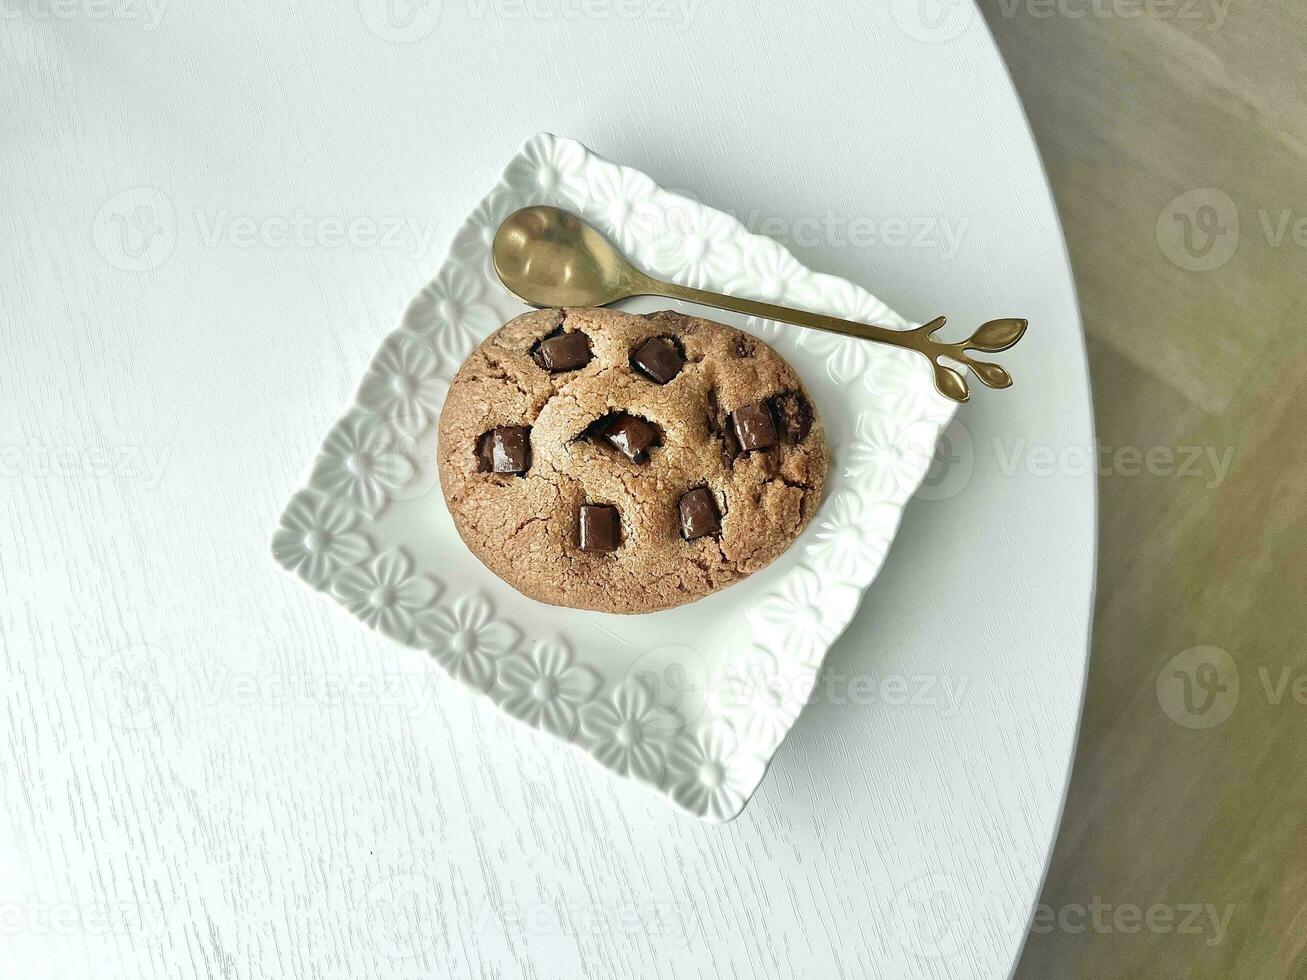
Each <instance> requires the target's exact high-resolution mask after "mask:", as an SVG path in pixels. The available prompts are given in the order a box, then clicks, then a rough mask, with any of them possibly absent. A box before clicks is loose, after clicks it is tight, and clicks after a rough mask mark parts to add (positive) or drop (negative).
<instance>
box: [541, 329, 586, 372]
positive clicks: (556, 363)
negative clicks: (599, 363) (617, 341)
mask: <svg viewBox="0 0 1307 980" xmlns="http://www.w3.org/2000/svg"><path fill="white" fill-rule="evenodd" d="M535 358H536V363H537V364H539V365H540V366H541V367H542V368H544V369H545V370H546V371H553V372H555V373H557V372H561V371H575V370H577V369H578V368H583V367H585V366H586V365H587V364H589V363H590V338H589V337H587V336H586V335H585V334H583V333H582V332H581V331H579V330H573V331H572V332H571V333H562V334H558V335H557V336H554V337H546V338H545V339H544V340H542V341H540V346H539V347H538V348H536V354H535Z"/></svg>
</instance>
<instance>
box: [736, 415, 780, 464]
mask: <svg viewBox="0 0 1307 980" xmlns="http://www.w3.org/2000/svg"><path fill="white" fill-rule="evenodd" d="M731 425H732V426H733V427H734V429H735V438H736V439H738V440H739V441H740V448H741V449H743V450H744V451H745V452H746V453H748V452H753V451H754V450H755V449H770V448H771V447H772V446H774V445H776V423H775V422H774V421H773V420H772V417H771V407H770V406H769V405H768V404H767V403H766V402H754V403H753V404H752V405H743V406H741V407H740V408H737V409H736V410H735V411H734V412H732V413H731Z"/></svg>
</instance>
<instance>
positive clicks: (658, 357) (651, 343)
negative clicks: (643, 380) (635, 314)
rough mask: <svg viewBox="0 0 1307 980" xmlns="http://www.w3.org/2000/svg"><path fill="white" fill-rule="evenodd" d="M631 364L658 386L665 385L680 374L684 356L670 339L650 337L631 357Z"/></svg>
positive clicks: (683, 364)
mask: <svg viewBox="0 0 1307 980" xmlns="http://www.w3.org/2000/svg"><path fill="white" fill-rule="evenodd" d="M631 363H632V364H633V365H634V366H635V367H637V368H638V369H639V370H640V371H641V372H643V373H644V374H646V375H647V376H648V377H650V378H651V379H653V380H654V381H657V382H658V383H659V384H660V385H665V384H667V383H668V382H669V381H671V380H672V379H673V378H675V377H676V376H677V375H678V374H680V373H681V368H682V367H684V366H685V356H684V355H683V354H682V353H681V349H680V348H679V347H678V346H677V345H676V341H674V340H672V339H671V338H670V337H650V338H649V339H648V340H646V341H645V342H644V343H643V344H641V345H640V348H639V349H638V350H637V351H636V352H635V353H634V354H632V355H631Z"/></svg>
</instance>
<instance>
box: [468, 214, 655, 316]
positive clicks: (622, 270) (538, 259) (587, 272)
mask: <svg viewBox="0 0 1307 980" xmlns="http://www.w3.org/2000/svg"><path fill="white" fill-rule="evenodd" d="M491 257H492V261H493V262H494V266H495V274H496V275H498V276H499V279H500V281H501V282H502V283H503V284H504V285H505V286H507V287H508V289H509V291H510V292H512V293H513V294H514V295H515V296H517V297H518V298H519V299H521V300H522V301H523V302H525V303H527V304H529V305H531V306H540V307H545V306H607V305H608V304H609V303H615V302H617V301H618V300H619V299H625V298H627V297H628V296H635V295H638V294H639V293H641V292H643V291H644V289H645V287H647V285H648V282H647V281H646V277H645V276H644V274H643V273H641V272H640V271H639V270H638V269H636V268H635V267H634V266H633V265H631V263H629V262H628V261H627V260H626V258H625V257H624V256H623V255H622V254H621V253H620V252H619V251H617V249H616V248H614V247H613V246H612V244H611V243H610V242H609V241H608V239H606V238H605V237H604V236H603V235H602V234H601V233H600V232H599V231H598V230H597V229H596V228H594V227H592V226H591V225H589V224H587V223H586V222H584V221H582V220H581V219H580V218H578V217H577V216H576V215H574V214H572V213H571V212H569V211H564V210H562V209H561V208H551V207H546V206H544V205H536V206H534V207H529V208H522V209H521V210H520V211H515V212H514V213H513V214H511V215H509V216H508V218H507V219H506V220H505V221H504V223H503V224H502V225H500V226H499V231H497V232H496V233H495V242H494V246H493V247H492V249H491Z"/></svg>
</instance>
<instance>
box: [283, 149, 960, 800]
mask: <svg viewBox="0 0 1307 980" xmlns="http://www.w3.org/2000/svg"><path fill="white" fill-rule="evenodd" d="M528 204H554V205H557V206H559V207H564V208H568V209H571V210H574V211H576V212H578V213H580V214H583V215H585V216H586V217H587V218H588V219H589V220H590V221H591V222H593V223H594V224H595V225H596V226H598V227H599V228H600V229H601V230H603V231H604V232H605V234H607V235H609V236H610V237H611V238H612V239H613V240H614V241H615V242H617V243H618V244H619V245H620V246H621V247H622V248H623V250H625V251H626V252H627V254H628V255H631V256H632V257H633V258H634V259H635V260H636V261H637V262H639V263H640V264H641V265H643V266H644V267H645V268H646V269H647V270H649V271H650V272H652V273H653V274H655V275H657V276H660V277H663V278H667V279H672V280H675V281H678V282H683V283H686V284H688V285H694V286H700V287H704V288H709V289H717V290H721V291H725V292H732V293H738V294H740V295H747V296H751V297H753V298H757V299H762V300H767V301H770V302H777V303H789V304H792V305H798V306H803V307H807V308H809V309H814V310H818V311H820V312H824V313H829V314H832V315H836V316H841V317H848V318H852V319H859V320H866V321H875V322H878V323H883V324H886V325H889V326H898V327H906V326H908V324H907V323H906V321H904V320H903V319H902V318H901V317H899V316H897V315H896V314H895V313H894V312H893V311H891V310H889V309H888V308H887V307H886V306H885V305H884V304H883V303H881V302H880V301H879V300H877V299H876V298H875V297H874V296H872V295H871V294H870V293H868V292H866V291H865V290H863V289H861V288H859V287H857V286H855V285H853V284H852V283H849V282H847V281H846V280H843V279H839V278H836V277H834V276H828V275H824V274H821V273H815V272H812V271H810V270H808V269H806V268H805V267H804V266H802V265H801V264H800V263H799V262H798V261H797V260H796V259H795V258H794V257H793V256H792V255H790V253H789V252H788V251H786V250H785V249H784V248H783V247H782V246H781V245H780V244H778V243H777V242H774V241H772V240H771V239H768V238H763V237H761V236H758V235H753V234H751V233H750V232H748V230H747V229H745V228H744V226H743V225H741V224H740V223H739V222H738V221H737V220H736V219H735V218H733V217H731V216H730V215H727V214H725V213H723V212H721V211H717V210H714V209H712V208H709V207H707V206H705V205H703V204H700V203H698V202H696V201H694V200H692V199H690V198H688V197H686V196H683V195H679V194H674V193H671V192H669V191H666V190H663V189H661V188H659V187H658V186H657V185H656V184H655V183H654V182H653V180H652V179H650V178H649V177H648V176H646V175H645V174H643V173H641V172H640V171H637V170H633V169H631V168H629V167H622V166H619V165H617V164H613V163H610V162H608V161H606V160H604V159H602V158H601V157H599V156H598V155H596V154H594V153H592V152H591V151H590V150H588V149H586V148H585V147H584V146H582V145H581V144H580V143H577V142H575V141H572V140H568V139H563V138H560V137H556V136H552V135H549V134H543V133H542V134H539V135H537V136H534V137H532V138H531V139H530V140H528V141H527V142H526V144H525V145H524V146H523V147H522V149H521V150H520V151H519V152H518V153H517V154H516V155H515V156H514V157H513V158H512V160H510V162H509V164H508V166H507V168H506V169H505V171H504V174H503V177H502V179H501V180H500V181H499V183H498V184H497V185H496V186H495V187H494V189H492V190H491V192H490V193H489V194H488V195H487V196H486V197H485V198H484V199H483V200H482V202H481V203H480V204H479V205H478V206H477V208H476V209H475V210H474V211H473V212H472V214H471V216H470V217H469V218H468V219H467V220H466V221H465V222H464V223H463V225H462V226H461V227H460V229H459V230H458V232H457V233H456V234H455V236H454V239H453V243H452V246H451V248H450V252H449V254H448V255H447V256H446V258H445V260H444V261H443V262H442V263H441V266H440V268H439V271H438V272H437V274H436V277H435V278H434V279H433V280H432V281H431V282H430V283H429V284H428V285H427V286H426V287H425V288H424V289H423V290H422V292H421V293H420V294H419V295H418V296H417V297H416V298H415V299H414V301H413V302H412V304H411V305H410V307H409V309H408V311H407V312H406V314H405V316H404V319H403V322H402V324H401V325H400V327H399V328H398V329H396V330H395V331H394V332H392V333H391V334H390V335H389V336H387V337H386V338H385V339H384V340H383V342H382V344H381V347H380V349H379V350H378V352H377V354H376V355H375V356H374V358H373V360H372V362H371V364H370V365H369V367H368V369H367V371H366V372H365V374H364V376H363V379H362V381H361V383H360V385H359V388H358V391H357V394H356V397H355V400H354V402H353V403H352V405H351V406H350V407H349V408H348V410H347V411H346V412H345V414H344V415H343V416H342V417H341V418H340V419H339V420H338V421H337V422H336V424H335V425H334V426H333V427H332V428H331V430H330V431H329V432H328V434H327V436H326V438H325V439H324V441H323V443H322V446H321V448H320V450H319V452H318V454H317V456H316V457H315V459H314V460H313V461H312V463H311V465H310V467H309V470H308V475H307V478H306V481H305V485H304V486H303V487H302V488H301V489H299V490H297V491H296V492H295V493H294V494H293V495H292V497H291V499H290V501H289V502H288V503H287V505H286V507H285V509H284V511H283V513H282V515H281V520H280V523H279V526H278V528H277V529H276V531H275V532H274V534H273V540H272V551H273V555H274V557H275V558H276V560H277V561H278V562H279V563H280V564H281V565H282V566H283V567H285V568H286V569H287V570H289V571H291V572H292V573H294V574H295V575H296V576H297V577H298V578H299V579H300V580H302V581H303V582H304V583H305V584H307V585H309V586H310V587H311V588H314V589H316V590H318V591H320V592H323V593H325V594H327V595H329V596H331V597H332V598H333V599H335V600H336V601H337V602H338V603H340V604H341V605H342V606H343V607H344V608H346V609H347V610H348V611H349V612H350V613H351V614H353V615H354V616H355V617H357V618H358V619H359V620H361V621H362V622H364V623H365V624H366V625H368V626H370V627H372V628H373V629H376V630H377V631H379V632H380V633H382V634H384V635H385V636H387V637H389V638H391V639H393V640H396V641H397V642H399V643H402V644H405V645H407V646H411V647H414V648H417V649H420V650H425V651H427V652H429V653H430V654H431V656H432V657H433V659H434V660H435V661H436V662H437V663H438V664H439V665H440V666H441V667H442V668H443V669H444V670H445V672H446V673H448V674H449V676H451V677H453V678H455V679H456V680H458V681H460V682H461V683H463V684H464V685H466V686H467V687H470V688H472V689H473V690H475V691H477V692H480V693H482V694H485V695H487V696H489V697H490V698H491V699H492V700H493V701H494V702H495V703H496V704H497V705H498V706H499V707H500V708H501V709H503V710H504V711H505V712H506V713H507V714H509V715H511V716H512V717H514V718H516V719H518V720H519V721H522V722H524V723H526V724H527V725H530V726H532V727H534V728H536V729H538V730H539V731H541V732H544V733H547V734H548V735H551V736H553V737H555V738H559V739H562V740H564V741H566V742H568V743H570V744H572V745H574V746H576V747H577V748H579V749H580V750H582V751H583V752H585V753H586V754H587V755H588V756H589V757H590V758H591V759H593V760H594V761H596V762H598V763H599V764H600V765H602V766H604V767H606V768H608V769H609V770H611V771H612V772H614V773H616V774H618V775H619V776H623V777H626V778H629V779H631V780H634V781H636V782H638V783H641V784H643V785H645V786H648V787H650V788H652V789H654V790H656V791H658V792H660V793H662V794H663V795H664V796H665V797H666V798H667V799H669V800H670V801H671V802H672V803H673V804H675V805H676V806H679V807H680V808H682V809H684V810H686V811H688V812H690V813H693V814H695V815H696V816H699V817H702V818H704V819H707V820H713V821H724V820H730V819H732V818H733V817H735V816H737V815H738V814H739V813H740V812H741V811H742V810H743V808H744V806H745V804H746V803H747V802H748V800H749V799H750V797H751V796H752V795H753V793H754V791H755V790H756V789H757V787H758V785H759V784H760V782H761V781H762V778H763V775H764V774H765V772H766V769H767V766H768V765H769V763H770V761H771V759H772V757H773V756H774V755H775V752H776V750H777V748H778V747H779V746H780V744H781V741H782V740H783V739H784V737H785V735H786V734H787V733H788V732H789V730H790V728H791V727H792V726H793V724H794V723H795V720H796V719H797V718H798V716H799V713H800V711H801V710H802V708H803V707H804V705H805V704H806V703H807V702H808V700H809V698H810V697H811V694H812V692H813V690H814V687H815V684H816V680H817V674H818V671H819V670H820V667H821V662H822V660H823V659H824V657H825V655H826V652H827V651H828V650H829V648H830V646H831V644H832V643H834V641H835V639H836V638H837V637H838V636H839V635H840V633H841V632H842V631H843V630H844V628H845V627H846V626H847V625H848V623H849V621H850V620H851V619H852V617H853V615H854V613H855V612H856V610H857V606H858V602H859V601H860V599H861V596H862V593H863V591H864V590H865V589H866V588H867V586H869V585H870V584H871V582H872V581H873V580H874V578H875V576H876V573H877V572H878V571H879V569H880V566H881V563H882V561H883V560H884V557H885V554H886V552H887V551H888V548H889V546H890V543H891V541H892V539H893V537H894V533H895V531H896V530H897V527H898V523H899V519H900V517H901V514H902V510H903V507H904V505H905V504H906V502H907V500H908V499H909V498H910V496H911V495H912V493H913V492H914V491H915V489H916V487H917V486H918V484H919V483H920V482H921V480H922V478H923V477H924V476H925V474H926V472H927V470H928V468H929V466H930V463H931V458H932V456H933V454H934V451H935V444H936V441H937V440H938V437H939V434H940V432H941V430H942V429H943V427H944V426H945V425H946V424H947V423H948V422H949V420H950V419H951V418H952V415H953V411H954V409H955V405H954V404H953V403H952V402H950V401H948V400H946V399H944V398H942V397H941V396H940V395H938V394H937V393H936V392H935V390H934V387H933V384H932V383H931V379H930V373H929V370H928V368H927V366H926V363H925V361H924V360H921V359H920V358H917V357H916V355H913V354H911V353H908V352H906V351H900V350H895V349H893V348H888V347H881V346H877V345H873V344H868V343H863V342H860V341H856V340H851V339H848V338H842V337H836V336H833V335H828V334H823V333H819V332H817V331H805V330H801V329H799V328H795V327H789V326H783V325H781V324H776V323H771V322H766V321H758V320H754V319H749V320H741V319H740V318H738V317H734V316H732V315H730V314H722V313H717V312H713V313H709V314H707V315H709V316H712V317H713V318H714V319H719V320H722V321H724V322H728V323H733V324H735V325H737V326H741V327H742V328H743V329H746V330H749V331H751V332H753V333H755V334H757V335H759V336H761V337H763V338H764V339H766V340H767V341H768V342H769V343H771V344H772V345H773V346H774V347H776V348H777V349H778V350H779V351H780V352H781V354H782V355H783V356H785V357H786V358H787V359H788V360H789V361H790V363H791V364H792V365H793V366H794V367H795V369H796V370H797V371H798V372H799V373H800V375H801V377H803V379H804V383H805V385H807V387H808V389H809V392H810V393H811V394H812V396H813V398H814V400H815V401H816V403H817V405H818V408H819V410H820V411H821V413H822V416H823V420H824V422H825V424H826V427H827V430H828V438H829V440H830V444H831V454H832V459H833V462H832V466H831V471H830V474H829V479H828V485H827V492H826V498H825V500H824V501H823V503H822V505H821V508H820V509H819V512H818V514H817V515H816V517H815V518H814V519H813V521H812V522H811V523H810V524H809V526H808V528H807V529H805V531H804V533H803V534H802V535H801V536H800V538H799V539H798V541H796V542H795V544H794V545H793V546H792V547H791V548H790V549H789V550H788V551H787V552H786V553H785V554H784V555H782V556H781V558H779V559H778V560H777V561H776V562H775V563H773V565H771V566H769V567H768V568H766V569H764V570H762V571H761V572H758V573H756V574H755V575H753V576H751V577H750V578H749V579H747V580H745V581H744V582H741V583H739V584H737V585H735V586H732V587H730V588H728V589H726V590H723V591H722V592H720V593H716V594H715V595H712V596H709V597H707V598H706V599H703V600H700V601H699V602H696V603H691V604H689V605H687V606H683V607H680V608H679V609H674V610H668V611H666V612H661V613H654V614H649V615H647V616H638V617H613V616H607V615H604V614H598V613H588V612H582V611H578V610H560V609H558V608H556V607H548V606H542V605H541V604H539V603H535V602H532V601H531V600H528V599H525V598H524V597H522V596H521V595H519V594H518V593H516V592H515V591H514V590H513V589H512V588H511V587H509V586H508V585H507V584H505V583H503V582H502V581H500V580H499V579H498V578H496V577H495V576H494V575H493V574H491V573H490V572H489V571H488V570H487V569H485V568H484V567H483V566H481V565H480V563H479V562H477V561H476V559H475V558H473V557H472V556H471V554H470V553H469V552H468V551H467V549H466V547H465V546H464V545H463V543H462V540H461V539H460V538H459V537H458V535H457V533H456V532H455V531H454V529H453V525H452V522H451V521H450V520H449V518H448V514H447V513H446V511H445V507H444V502H443V499H442V497H441V494H440V487H439V482H438V478H437V475H436V467H435V424H436V420H437V419H438V418H439V414H440V408H441V406H442V404H443V402H444V397H445V393H446V391H447V390H448V386H449V382H450V379H451V378H452V377H453V375H454V373H455V372H456V371H457V369H458V367H459V365H460V364H461V363H462V362H463V360H464V359H465V358H466V357H467V355H468V354H469V353H470V352H471V350H472V349H473V347H475V345H476V344H477V343H479V342H480V341H481V340H482V339H483V338H484V337H485V336H486V335H487V334H489V333H490V332H491V331H493V330H494V329H496V328H497V327H499V326H500V325H501V324H502V323H504V322H505V321H507V320H509V319H511V318H512V317H513V316H516V315H517V314H518V313H521V312H523V310H524V309H525V307H523V306H522V305H521V304H520V303H518V302H517V300H516V299H514V298H513V297H512V296H510V295H509V294H508V293H507V292H506V291H505V290H504V289H503V287H502V286H500V284H499V283H498V281H497V280H496V279H495V277H494V273H493V270H492V269H491V267H490V262H489V251H490V244H491V241H492V240H493V236H494V232H495V230H496V229H497V228H498V226H499V224H500V222H501V221H502V220H503V219H504V218H505V217H507V216H508V215H509V214H510V213H512V212H513V211H514V210H516V209H517V208H519V207H523V206H526V205H528ZM635 305H637V306H643V307H647V308H649V309H653V308H662V307H666V306H667V305H669V304H667V303H666V302H662V301H659V302H654V303H643V304H635ZM671 305H678V306H679V304H671ZM633 622H635V623H638V624H639V625H638V626H637V627H634V628H633V627H632V625H631V624H632V623H633ZM651 635H652V636H656V637H657V638H658V639H657V641H656V642H653V644H652V645H650V640H649V637H650V636H651ZM601 636H607V637H610V638H611V641H616V643H617V644H620V646H616V645H614V642H611V641H609V640H604V639H600V637H601Z"/></svg>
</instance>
